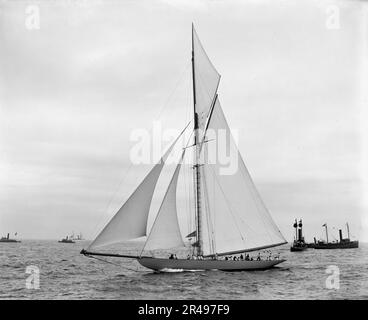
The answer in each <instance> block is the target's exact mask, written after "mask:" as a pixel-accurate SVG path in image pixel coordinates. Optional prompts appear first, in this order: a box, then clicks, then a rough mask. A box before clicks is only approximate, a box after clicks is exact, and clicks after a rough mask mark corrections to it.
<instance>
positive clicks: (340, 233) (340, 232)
mask: <svg viewBox="0 0 368 320" xmlns="http://www.w3.org/2000/svg"><path fill="white" fill-rule="evenodd" d="M339 235H340V242H342V230H341V229H339Z"/></svg>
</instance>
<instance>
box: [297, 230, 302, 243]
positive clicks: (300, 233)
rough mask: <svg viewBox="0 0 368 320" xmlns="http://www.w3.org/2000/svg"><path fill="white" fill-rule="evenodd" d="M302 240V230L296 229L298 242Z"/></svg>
mask: <svg viewBox="0 0 368 320" xmlns="http://www.w3.org/2000/svg"><path fill="white" fill-rule="evenodd" d="M302 238H303V236H302V228H300V229H298V240H299V241H301V240H302Z"/></svg>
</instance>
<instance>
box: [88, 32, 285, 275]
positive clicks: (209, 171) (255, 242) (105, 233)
mask: <svg viewBox="0 0 368 320" xmlns="http://www.w3.org/2000/svg"><path fill="white" fill-rule="evenodd" d="M191 62H192V85H193V87H192V88H193V102H194V108H193V120H192V121H191V122H190V123H192V124H193V130H191V135H190V137H189V139H188V140H187V141H186V147H185V148H182V147H181V149H182V150H183V151H182V153H181V157H180V159H179V161H178V163H177V165H176V168H175V170H174V173H173V174H172V176H171V179H170V182H169V184H168V186H167V188H166V193H165V195H164V197H163V199H162V201H161V206H160V208H159V210H158V212H157V213H156V218H155V220H154V223H153V225H152V227H151V229H150V230H149V232H148V230H147V224H148V223H147V221H148V217H149V212H150V207H151V202H152V198H153V196H154V192H155V189H156V184H157V182H158V179H159V177H160V175H161V171H162V169H163V167H164V165H165V162H166V160H167V159H168V157H169V156H170V155H171V153H172V151H173V148H174V146H177V142H178V141H179V139H180V138H181V136H182V135H183V133H184V132H186V129H187V128H188V126H189V124H190V123H189V124H187V125H186V126H185V127H184V129H183V130H182V132H181V133H180V135H179V136H178V137H177V138H176V139H175V141H174V142H173V143H172V144H171V146H170V147H169V148H168V149H167V151H166V152H165V153H164V155H163V156H162V157H161V159H160V161H159V162H158V163H156V164H155V165H154V166H153V168H152V169H151V171H150V172H149V173H148V174H147V175H146V177H145V178H144V179H143V181H142V182H141V183H140V184H139V185H138V187H137V188H136V189H135V191H134V192H133V193H132V194H131V195H130V197H129V198H128V199H127V201H126V202H125V203H124V204H123V206H122V207H121V208H120V209H119V210H118V211H117V212H116V214H115V215H114V216H113V218H112V219H111V220H110V221H109V222H108V224H107V225H106V226H105V227H104V228H103V230H102V231H101V232H100V233H99V234H98V236H97V237H96V238H95V240H94V241H93V242H92V243H91V244H90V246H89V247H88V248H87V249H83V250H82V251H81V254H84V255H86V256H108V257H117V258H132V259H136V260H137V261H138V262H139V263H140V264H141V265H142V266H144V267H146V268H148V269H151V270H154V271H165V270H173V269H174V270H225V271H240V270H265V269H269V268H272V267H274V266H275V265H278V264H280V263H282V262H284V261H285V260H283V259H279V258H278V257H275V258H274V259H271V258H270V257H268V259H264V260H262V259H257V260H245V259H241V258H240V257H236V258H235V259H231V260H229V259H227V258H224V257H227V256H229V255H236V254H240V255H243V254H244V253H245V252H251V251H259V250H263V249H266V248H271V247H276V246H280V245H283V244H286V243H287V241H286V240H285V238H284V236H283V235H282V234H281V232H280V230H279V229H278V227H277V225H276V223H275V222H274V221H273V219H272V217H271V215H270V213H269V211H268V210H267V208H266V206H265V205H264V203H263V201H262V199H261V197H260V195H259V193H258V191H257V189H256V187H255V185H254V183H253V181H252V178H251V176H250V174H249V172H248V169H247V168H246V166H245V164H244V161H243V158H242V156H241V154H240V152H239V150H238V149H237V147H236V143H235V140H234V138H233V136H232V134H231V131H230V128H229V126H228V124H227V121H226V118H225V115H224V113H223V110H222V107H221V105H220V101H219V97H218V93H217V89H218V86H219V83H220V74H219V73H218V72H217V70H216V69H215V68H214V66H213V64H212V62H211V61H210V60H209V58H208V56H207V54H206V52H205V51H204V49H203V46H202V44H201V42H200V40H199V38H198V35H197V33H196V31H195V30H194V27H193V26H192V57H191ZM220 136H221V137H220ZM186 152H188V153H189V152H190V154H189V156H190V157H189V159H194V164H193V165H190V166H189V168H190V169H189V170H191V171H192V174H191V175H190V177H191V178H190V179H192V181H191V182H192V183H193V191H194V197H193V198H194V200H193V202H190V199H191V195H193V193H191V194H187V195H186V197H185V198H186V199H188V202H189V205H188V207H189V206H190V207H193V209H194V210H186V212H185V214H186V215H187V217H189V220H190V221H192V225H191V226H190V230H187V231H188V232H190V234H189V235H190V238H191V239H192V240H189V244H188V243H185V242H184V240H183V237H182V234H181V228H180V226H179V220H178V216H177V206H176V202H177V185H178V180H179V173H180V169H181V167H182V162H183V159H184V157H185V155H186ZM220 153H226V155H229V153H230V156H231V160H233V161H236V163H234V164H235V165H236V167H235V169H234V170H233V171H231V172H230V171H229V172H225V171H226V170H223V169H224V168H223V166H222V165H221V162H222V161H221V159H220V156H221V155H220ZM211 156H212V158H211ZM187 159H188V158H187ZM192 214H193V216H192ZM193 229H194V231H193ZM141 237H146V241H145V243H144V247H143V249H142V251H141V253H140V254H139V255H130V254H118V253H109V252H102V251H101V248H104V247H105V248H106V247H107V246H110V245H116V244H120V245H121V244H122V243H123V242H125V241H129V240H133V239H137V238H141ZM186 238H189V237H188V236H187V237H186ZM179 248H181V249H184V250H187V252H186V253H185V254H184V257H185V256H186V255H187V253H188V251H189V254H188V257H187V259H185V258H178V259H170V258H168V257H167V256H168V255H167V253H165V254H164V253H162V252H164V250H170V251H171V250H178V249H179ZM148 253H149V254H150V255H143V254H148Z"/></svg>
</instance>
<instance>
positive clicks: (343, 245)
mask: <svg viewBox="0 0 368 320" xmlns="http://www.w3.org/2000/svg"><path fill="white" fill-rule="evenodd" d="M322 227H325V231H326V241H322V240H320V241H316V238H314V244H313V248H314V249H356V248H359V241H357V240H353V241H352V240H350V230H349V224H348V223H346V229H347V232H348V237H347V238H345V239H344V238H343V236H342V230H341V229H339V240H338V241H335V242H329V241H328V229H327V223H325V224H323V226H322Z"/></svg>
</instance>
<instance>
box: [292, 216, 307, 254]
mask: <svg viewBox="0 0 368 320" xmlns="http://www.w3.org/2000/svg"><path fill="white" fill-rule="evenodd" d="M293 226H294V228H295V239H294V242H293V244H292V246H291V247H290V251H291V252H300V251H304V250H306V249H308V245H307V244H306V243H305V241H304V237H303V223H302V219H300V220H299V223H298V222H297V220H296V219H295V222H294V225H293Z"/></svg>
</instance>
